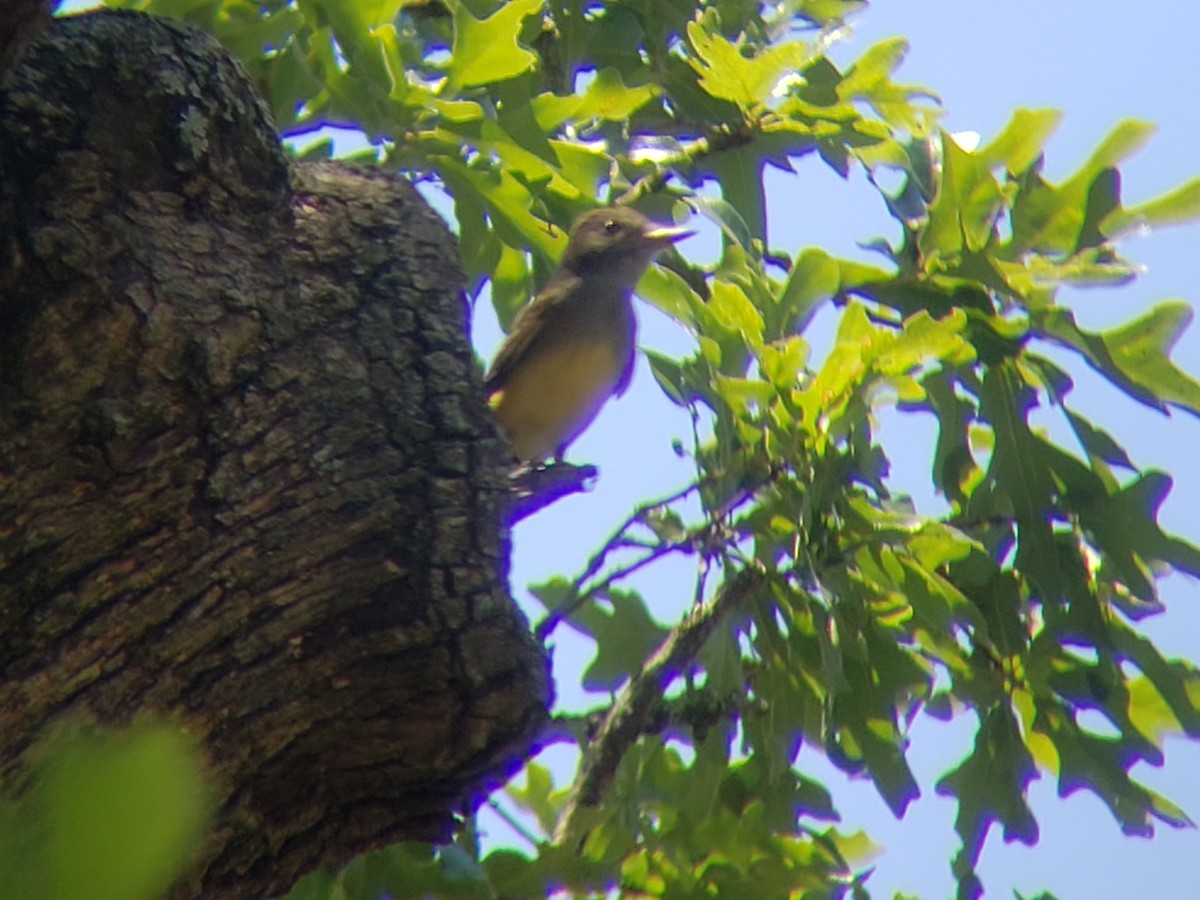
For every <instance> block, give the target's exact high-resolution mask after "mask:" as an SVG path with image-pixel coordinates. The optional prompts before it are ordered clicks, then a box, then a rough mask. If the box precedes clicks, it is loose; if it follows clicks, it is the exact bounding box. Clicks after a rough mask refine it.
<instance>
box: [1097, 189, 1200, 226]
mask: <svg viewBox="0 0 1200 900" xmlns="http://www.w3.org/2000/svg"><path fill="white" fill-rule="evenodd" d="M1197 219H1200V178H1194V179H1192V180H1191V181H1189V182H1187V184H1184V185H1181V186H1180V187H1178V188H1175V189H1174V190H1172V191H1168V192H1167V193H1165V194H1163V195H1162V196H1161V197H1156V198H1154V199H1153V200H1149V201H1147V202H1146V203H1143V204H1142V205H1141V206H1133V207H1130V208H1128V209H1115V210H1113V211H1112V212H1111V213H1110V214H1109V215H1108V216H1107V217H1106V218H1105V219H1104V221H1103V222H1101V224H1100V228H1101V230H1102V231H1103V232H1104V233H1105V234H1106V235H1108V236H1109V237H1117V236H1118V235H1120V234H1122V233H1123V232H1126V231H1128V230H1129V229H1131V228H1137V227H1140V226H1146V227H1149V228H1157V227H1159V226H1160V225H1181V224H1183V223H1184V222H1194V221H1196V220H1197Z"/></svg>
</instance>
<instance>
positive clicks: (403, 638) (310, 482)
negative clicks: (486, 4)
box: [0, 13, 549, 897]
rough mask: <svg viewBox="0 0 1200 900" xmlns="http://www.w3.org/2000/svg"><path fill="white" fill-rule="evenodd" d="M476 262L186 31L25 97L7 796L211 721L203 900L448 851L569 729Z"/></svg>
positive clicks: (16, 208) (9, 159)
mask: <svg viewBox="0 0 1200 900" xmlns="http://www.w3.org/2000/svg"><path fill="white" fill-rule="evenodd" d="M455 258H456V254H455V251H454V248H453V244H452V242H451V239H450V238H449V236H448V234H447V231H446V229H445V226H444V224H443V223H442V222H441V221H440V220H439V219H437V217H436V216H435V215H434V214H433V213H432V212H431V211H430V210H429V209H428V207H427V206H426V205H425V204H424V202H423V201H422V200H421V198H420V197H419V196H418V195H417V194H416V192H415V191H414V190H413V189H412V188H411V186H410V185H409V184H408V183H407V182H405V181H404V180H403V179H401V178H398V177H394V176H389V175H386V174H384V173H380V172H377V171H369V170H360V169H354V168H350V167H345V166H338V165H333V164H326V165H318V166H311V167H304V166H297V167H292V166H291V165H290V164H289V162H288V161H287V159H286V158H285V156H284V155H283V154H282V153H281V151H280V148H279V145H278V141H277V139H276V136H275V134H274V131H273V129H272V126H271V124H270V122H269V120H268V118H267V116H266V114H265V112H264V110H263V108H262V106H261V104H260V103H259V102H258V101H257V99H255V97H254V95H253V92H252V88H251V86H250V84H249V81H248V79H247V78H246V77H245V75H244V73H243V71H242V70H241V68H240V67H239V66H238V65H236V64H235V63H234V62H232V61H231V60H230V59H229V58H228V57H227V56H225V55H224V54H223V52H222V51H221V50H220V49H219V48H218V47H217V46H216V45H215V44H214V43H213V42H212V41H211V40H210V39H208V38H206V37H204V36H203V35H201V34H199V33H198V32H195V31H193V30H191V29H189V28H186V27H184V26H181V25H178V24H175V23H171V22H167V21H162V20H155V19H151V18H148V17H144V16H140V15H136V14H131V13H104V14H97V15H93V16H86V17H80V18H77V19H68V20H59V21H56V22H55V23H53V24H52V25H51V26H49V27H48V28H47V29H46V30H45V31H44V32H43V33H42V34H41V36H40V37H38V38H37V39H36V40H35V41H34V42H33V43H32V44H31V45H30V46H29V47H28V48H27V49H26V51H25V52H24V53H23V55H22V58H21V59H20V60H19V61H18V62H17V64H16V65H15V66H14V67H13V68H12V69H11V70H10V71H9V72H8V73H7V75H5V76H4V81H3V82H0V775H2V776H3V778H4V780H5V782H6V783H7V784H8V785H9V788H10V789H13V786H19V784H20V783H21V781H22V779H23V778H24V776H25V774H26V773H27V771H28V766H29V762H30V760H31V758H32V757H33V756H34V755H35V753H36V749H37V746H38V741H39V740H40V739H41V738H42V736H43V735H44V734H45V732H46V729H47V726H48V724H50V723H60V722H63V721H64V720H65V721H68V722H84V723H96V722H99V723H103V724H110V723H111V724H114V725H120V724H122V723H125V722H129V721H130V720H131V719H133V718H135V717H140V716H143V715H145V714H147V713H150V714H153V713H168V714H171V715H173V716H175V717H177V718H179V719H180V720H181V721H182V723H183V724H184V726H185V727H187V728H188V729H190V730H191V731H192V732H193V733H195V734H198V735H200V736H201V737H202V739H203V742H204V745H205V747H206V750H207V752H208V756H209V758H210V761H211V771H212V777H213V782H214V784H216V785H217V786H218V791H219V796H220V798H221V803H220V812H219V814H218V816H217V819H216V821H215V823H214V826H213V828H212V830H211V832H210V835H209V838H208V841H207V843H206V845H205V846H204V847H203V848H202V850H201V852H200V854H199V858H198V860H197V863H196V867H195V869H194V871H193V872H192V873H191V874H190V875H189V877H188V879H187V881H186V883H183V884H181V886H180V887H179V889H178V890H177V892H176V894H177V895H178V896H189V895H195V896H205V897H225V896H228V897H241V896H260V895H267V894H277V893H281V892H283V891H285V890H286V889H287V888H288V886H289V885H290V884H291V883H292V882H293V881H294V880H295V879H296V878H297V877H298V876H299V875H300V874H302V873H303V872H305V871H307V870H309V869H311V868H313V867H315V866H317V865H320V864H327V865H336V864H338V863H341V862H343V861H344V860H346V859H347V858H348V857H349V856H350V855H352V854H353V853H355V852H359V851H362V850H364V849H368V848H371V847H375V846H379V845H381V844H383V843H387V842H391V841H395V840H400V839H437V838H440V837H444V836H445V835H446V834H447V833H448V831H449V830H450V828H451V827H452V815H453V812H454V811H455V810H456V809H458V808H461V805H462V804H464V803H470V802H471V801H472V800H477V799H478V798H479V797H480V796H481V793H480V792H481V791H482V790H484V789H485V788H486V787H487V786H488V785H491V784H494V783H495V781H496V780H497V779H499V778H501V777H503V776H504V774H505V773H506V772H507V771H508V770H509V769H510V768H511V766H513V765H514V764H515V763H516V762H517V761H518V760H519V758H520V757H521V755H522V754H524V753H526V752H527V751H528V748H529V745H530V742H531V740H532V736H533V734H534V733H535V732H536V730H537V729H538V728H539V726H540V725H541V723H542V722H543V720H544V717H545V710H546V706H547V703H548V700H549V697H548V693H549V687H548V679H547V670H546V663H545V659H544V656H543V654H542V652H541V651H540V649H539V648H538V647H537V645H536V644H535V642H534V641H533V640H532V639H531V636H530V635H529V632H528V626H527V623H526V622H525V620H524V618H523V617H522V616H521V614H520V613H519V611H517V609H516V608H515V607H514V605H513V604H512V601H511V599H510V598H509V596H508V594H507V589H506V576H507V547H506V546H505V544H504V535H503V530H502V528H501V526H500V524H499V512H498V510H499V506H500V503H501V501H502V499H503V494H504V491H505V477H504V466H505V462H506V451H505V449H504V447H503V445H502V443H501V441H500V439H499V438H498V436H497V434H496V432H495V429H494V427H493V425H492V424H491V422H490V420H489V418H488V416H487V413H486V409H485V407H484V404H483V398H482V390H481V386H480V380H479V377H478V373H477V371H476V367H475V365H474V363H473V360H472V356H471V352H470V349H469V347H468V345H467V343H466V339H465V335H464V324H465V308H464V302H463V299H462V294H461V291H460V289H459V283H460V275H459V272H458V270H457V267H456V264H455V262H454V260H455Z"/></svg>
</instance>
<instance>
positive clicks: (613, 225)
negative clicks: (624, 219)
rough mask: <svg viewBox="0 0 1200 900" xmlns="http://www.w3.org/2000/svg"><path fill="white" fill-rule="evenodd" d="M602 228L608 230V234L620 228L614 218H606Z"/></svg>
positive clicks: (614, 232)
mask: <svg viewBox="0 0 1200 900" xmlns="http://www.w3.org/2000/svg"><path fill="white" fill-rule="evenodd" d="M604 230H605V231H606V232H608V233H609V234H616V233H617V232H618V231H620V230H621V226H620V225H619V224H617V220H616V219H608V220H607V221H606V222H605V223H604Z"/></svg>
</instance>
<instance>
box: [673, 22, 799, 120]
mask: <svg viewBox="0 0 1200 900" xmlns="http://www.w3.org/2000/svg"><path fill="white" fill-rule="evenodd" d="M687 37H688V42H689V43H690V44H691V46H692V50H693V52H694V53H695V56H694V57H689V58H688V62H689V63H690V64H691V66H692V68H694V69H695V70H696V73H697V74H698V75H699V76H700V87H702V88H703V89H704V90H705V91H706V92H707V93H708V94H709V95H710V96H712V97H715V98H717V99H719V100H728V101H730V102H732V103H736V104H737V105H738V106H739V107H741V108H742V109H743V110H751V109H755V108H756V107H760V106H765V105H766V104H767V103H768V101H769V100H770V99H771V94H772V92H773V91H774V90H775V86H776V85H777V84H778V83H779V81H780V79H782V78H783V77H784V76H785V75H790V74H792V73H794V72H796V71H798V70H800V69H802V68H804V65H805V64H806V63H807V62H808V59H809V55H810V49H809V46H808V45H807V44H804V43H801V42H800V41H791V42H788V43H785V44H780V45H779V46H776V47H771V48H770V49H768V50H764V51H762V52H760V53H757V54H755V55H746V54H745V53H743V52H742V49H743V48H740V47H738V46H737V45H735V44H733V43H731V42H730V41H728V40H727V39H726V38H725V37H724V36H723V35H722V34H720V32H717V31H710V30H709V29H707V28H706V27H705V26H704V25H703V24H702V23H701V22H699V21H692V22H689V23H688V26H687Z"/></svg>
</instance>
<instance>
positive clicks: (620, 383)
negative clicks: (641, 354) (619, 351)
mask: <svg viewBox="0 0 1200 900" xmlns="http://www.w3.org/2000/svg"><path fill="white" fill-rule="evenodd" d="M626 306H628V304H626ZM625 327H626V328H627V329H628V330H629V340H628V342H627V346H628V347H629V353H628V355H627V356H626V357H625V368H624V369H622V370H621V377H620V378H618V379H617V386H616V387H615V388H613V396H614V397H620V396H621V395H622V394H624V393H625V389H626V388H627V387H629V382H631V381H633V370H634V368H635V367H636V365H637V319H635V318H634V317H633V310H632V309H629V310H628V312H627V314H626V324H625Z"/></svg>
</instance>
